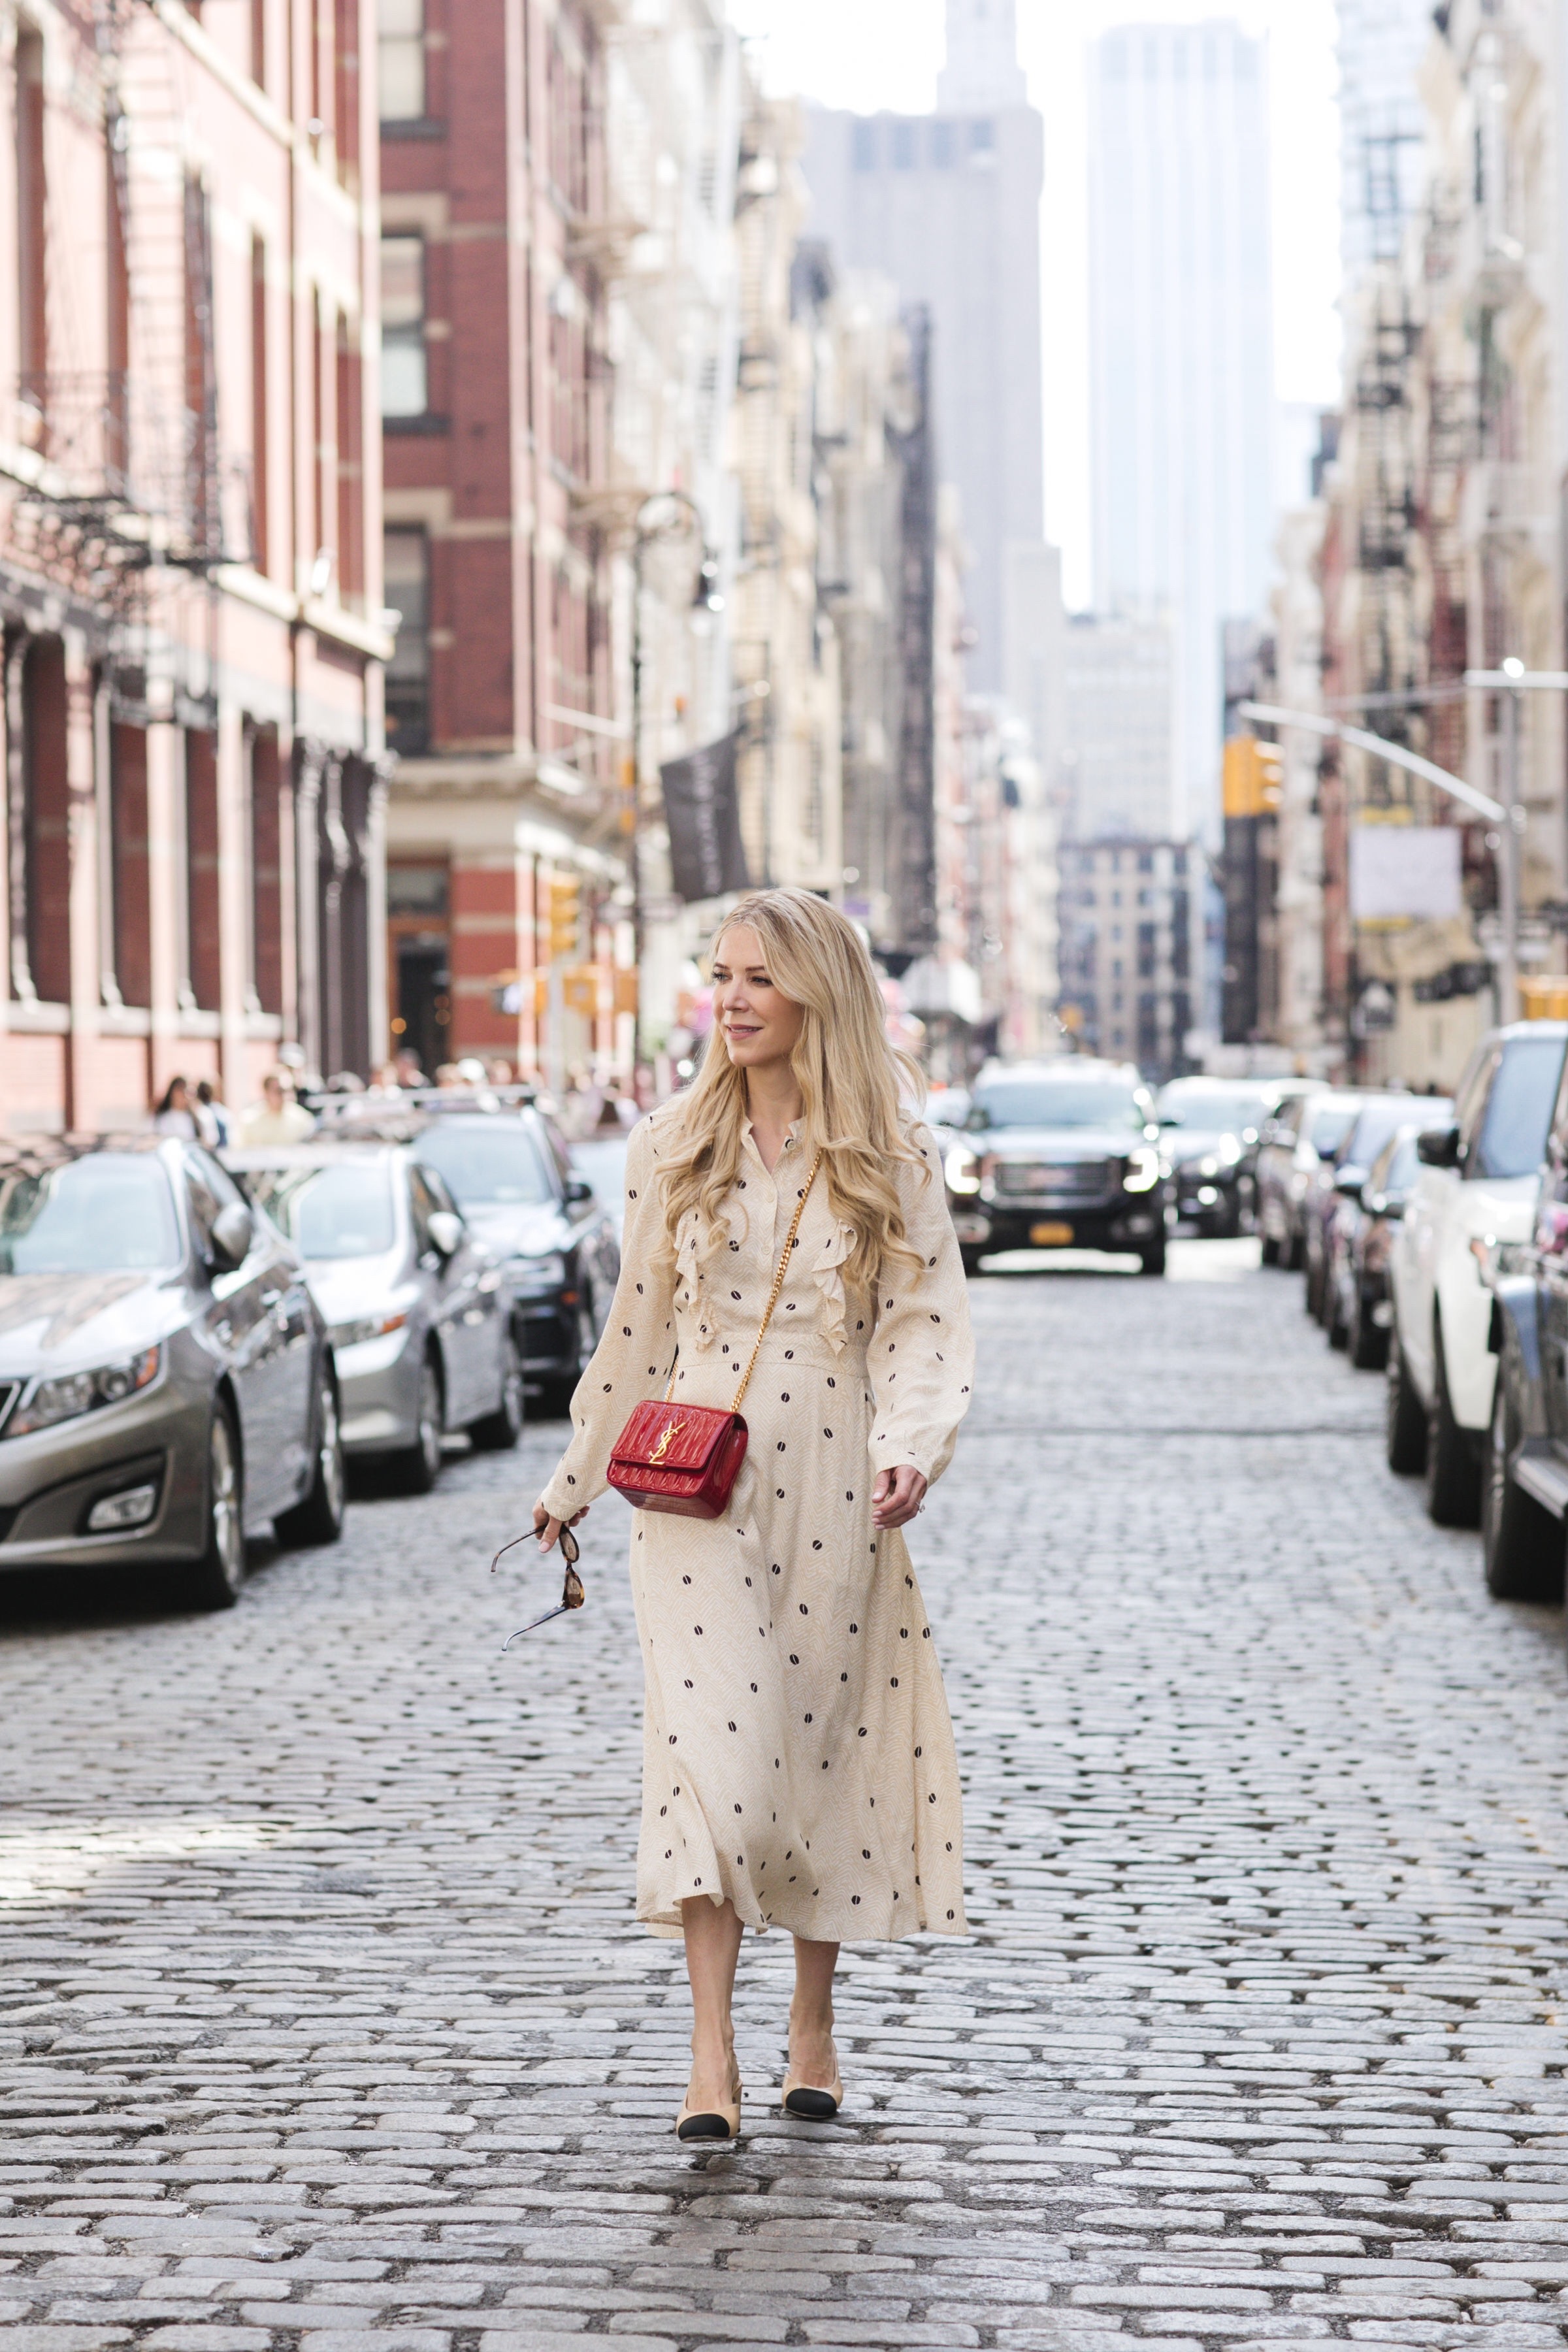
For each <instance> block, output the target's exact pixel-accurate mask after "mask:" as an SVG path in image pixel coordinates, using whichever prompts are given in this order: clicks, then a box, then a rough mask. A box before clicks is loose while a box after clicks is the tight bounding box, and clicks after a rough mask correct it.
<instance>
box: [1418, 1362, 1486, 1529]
mask: <svg viewBox="0 0 1568 2352" xmlns="http://www.w3.org/2000/svg"><path fill="white" fill-rule="evenodd" d="M1426 1509H1427V1512H1428V1514H1429V1515H1430V1517H1431V1518H1432V1520H1433V1522H1434V1524H1435V1525H1436V1526H1437V1527H1440V1528H1473V1527H1474V1526H1475V1525H1476V1523H1477V1521H1478V1519H1479V1517H1480V1510H1481V1476H1480V1465H1479V1462H1478V1460H1477V1458H1476V1452H1475V1448H1474V1446H1473V1445H1472V1444H1471V1443H1470V1439H1469V1435H1468V1432H1467V1431H1465V1430H1462V1429H1461V1428H1460V1427H1459V1424H1458V1422H1457V1421H1456V1420H1455V1419H1454V1408H1453V1404H1452V1402H1450V1400H1449V1396H1448V1374H1447V1366H1446V1365H1445V1363H1444V1361H1443V1335H1442V1333H1441V1331H1439V1332H1438V1333H1437V1335H1436V1340H1435V1342H1434V1345H1433V1351H1432V1402H1431V1404H1430V1406H1429V1407H1428V1408H1427V1413H1426Z"/></svg>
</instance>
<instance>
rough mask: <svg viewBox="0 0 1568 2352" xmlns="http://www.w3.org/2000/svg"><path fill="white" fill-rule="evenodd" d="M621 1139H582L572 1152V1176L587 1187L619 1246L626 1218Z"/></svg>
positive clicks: (615, 1137) (624, 1149)
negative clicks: (610, 1226)
mask: <svg viewBox="0 0 1568 2352" xmlns="http://www.w3.org/2000/svg"><path fill="white" fill-rule="evenodd" d="M627 1141H628V1138H627V1137H626V1136H624V1135H603V1134H595V1135H585V1136H584V1138H583V1139H582V1141H581V1142H580V1143H574V1144H573V1145H572V1147H571V1150H572V1172H573V1174H574V1176H580V1177H581V1178H582V1179H583V1181H584V1184H586V1185H588V1186H589V1187H590V1188H591V1190H592V1192H593V1195H594V1198H595V1201H597V1202H598V1203H599V1206H600V1208H601V1209H603V1211H604V1213H605V1216H606V1217H608V1219H609V1221H610V1223H611V1224H612V1225H614V1227H615V1229H616V1244H617V1245H618V1244H619V1242H620V1238H621V1234H622V1233H623V1231H624V1230H625V1227H626V1145H627Z"/></svg>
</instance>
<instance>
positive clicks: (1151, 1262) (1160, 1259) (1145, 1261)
mask: <svg viewBox="0 0 1568 2352" xmlns="http://www.w3.org/2000/svg"><path fill="white" fill-rule="evenodd" d="M1138 1267H1139V1272H1140V1273H1142V1274H1153V1275H1160V1274H1163V1273H1164V1271H1165V1236H1164V1234H1161V1236H1160V1238H1159V1240H1158V1241H1157V1242H1151V1243H1150V1244H1149V1246H1148V1248H1147V1249H1145V1250H1141V1251H1140V1252H1139V1255H1138Z"/></svg>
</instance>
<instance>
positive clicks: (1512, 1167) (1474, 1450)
mask: <svg viewBox="0 0 1568 2352" xmlns="http://www.w3.org/2000/svg"><path fill="white" fill-rule="evenodd" d="M1565 1051H1568V1023H1564V1022H1561V1021H1521V1022H1517V1023H1515V1024H1513V1025H1512V1026H1510V1027H1509V1028H1506V1029H1499V1030H1494V1031H1493V1033H1492V1034H1491V1035H1490V1036H1489V1037H1487V1038H1486V1039H1484V1040H1483V1042H1482V1043H1481V1045H1479V1047H1478V1048H1477V1050H1476V1052H1475V1054H1474V1055H1473V1056H1472V1057H1471V1060H1470V1064H1469V1066H1468V1069H1467V1070H1466V1072H1465V1076H1464V1078H1463V1080H1462V1081H1461V1083H1460V1086H1459V1089H1458V1097H1457V1103H1456V1117H1455V1118H1454V1119H1453V1120H1452V1121H1450V1122H1448V1123H1447V1124H1445V1125H1441V1126H1437V1127H1435V1128H1433V1129H1428V1130H1426V1132H1424V1133H1423V1134H1422V1135H1421V1136H1420V1137H1419V1139H1417V1143H1416V1152H1417V1155H1418V1158H1419V1160H1420V1163H1421V1172H1420V1176H1419V1178H1418V1180H1417V1181H1416V1185H1415V1191H1414V1192H1412V1194H1411V1196H1410V1199H1409V1201H1408V1202H1407V1204H1406V1207H1405V1216H1404V1219H1403V1221H1402V1222H1401V1224H1400V1227H1399V1231H1398V1234H1397V1236H1396V1238H1395V1241H1394V1250H1393V1255H1392V1257H1391V1260H1390V1269H1389V1272H1390V1288H1391V1290H1392V1293H1393V1298H1394V1324H1393V1328H1392V1333H1391V1339H1390V1345H1389V1351H1388V1394H1387V1413H1386V1422H1387V1430H1386V1444H1387V1451H1388V1461H1389V1466H1390V1468H1392V1469H1394V1470H1397V1471H1403V1472H1405V1473H1408V1474H1415V1473H1416V1472H1424V1473H1425V1475H1426V1505H1427V1508H1428V1510H1429V1511H1430V1512H1431V1515H1432V1517H1434V1518H1435V1519H1436V1521H1437V1522H1438V1524H1439V1525H1440V1526H1444V1527H1471V1526H1474V1524H1475V1522H1476V1519H1477V1517H1479V1511H1480V1505H1481V1475H1480V1472H1481V1450H1482V1442H1483V1440H1484V1438H1485V1436H1486V1433H1487V1432H1488V1430H1489V1428H1490V1426H1491V1418H1492V1405H1493V1402H1494V1394H1495V1390H1496V1385H1497V1360H1496V1358H1495V1357H1494V1356H1493V1354H1492V1353H1491V1350H1490V1348H1489V1335H1490V1330H1491V1307H1492V1300H1491V1292H1490V1290H1489V1286H1488V1284H1487V1281H1486V1279H1485V1274H1486V1270H1487V1268H1488V1267H1489V1264H1490V1253H1491V1251H1492V1250H1493V1249H1494V1248H1495V1247H1496V1246H1498V1245H1500V1244H1517V1243H1520V1242H1523V1241H1525V1240H1527V1239H1528V1238H1529V1235H1530V1232H1531V1220H1532V1217H1533V1214H1534V1207H1535V1198H1536V1193H1537V1191H1538V1189H1539V1184H1540V1176H1541V1164H1542V1159H1543V1157H1544V1154H1545V1150H1546V1138H1547V1132H1548V1129H1549V1128H1550V1126H1551V1123H1552V1110H1553V1107H1554V1105H1555V1103H1556V1101H1557V1096H1558V1088H1559V1086H1560V1083H1561V1080H1562V1076H1563V1056H1564V1052H1565Z"/></svg>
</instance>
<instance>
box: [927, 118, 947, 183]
mask: <svg viewBox="0 0 1568 2352" xmlns="http://www.w3.org/2000/svg"><path fill="white" fill-rule="evenodd" d="M931 169H932V170H933V171H936V172H951V171H952V123H951V122H944V121H942V119H941V118H940V117H939V118H938V119H937V121H934V122H933V123H932V124H931Z"/></svg>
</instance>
